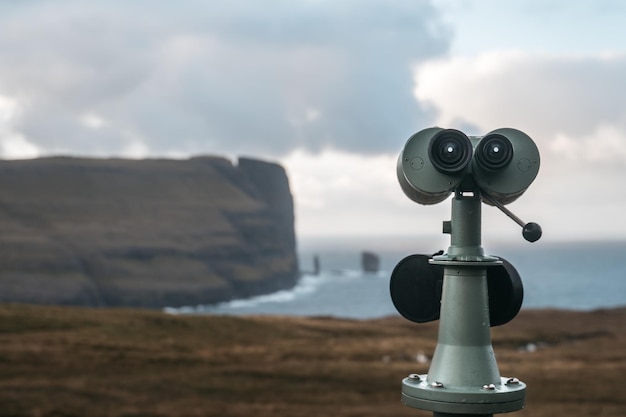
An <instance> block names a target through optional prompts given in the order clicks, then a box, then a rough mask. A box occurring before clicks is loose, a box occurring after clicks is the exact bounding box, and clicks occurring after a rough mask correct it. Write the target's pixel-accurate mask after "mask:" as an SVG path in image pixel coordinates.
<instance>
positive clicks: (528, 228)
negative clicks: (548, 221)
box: [522, 222, 541, 242]
mask: <svg viewBox="0 0 626 417" xmlns="http://www.w3.org/2000/svg"><path fill="white" fill-rule="evenodd" d="M522 236H524V239H526V240H527V241H529V242H536V241H538V240H539V238H540V237H541V226H539V225H538V224H537V223H532V222H531V223H526V224H525V225H524V228H523V229H522Z"/></svg>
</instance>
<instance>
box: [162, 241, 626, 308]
mask: <svg viewBox="0 0 626 417" xmlns="http://www.w3.org/2000/svg"><path fill="white" fill-rule="evenodd" d="M433 241H435V242H436V243H437V242H438V241H437V240H436V239H435V240H433V239H420V240H415V241H412V240H409V239H399V238H398V239H393V238H386V239H380V238H372V239H371V240H369V239H360V240H350V239H319V240H310V241H306V242H301V243H300V244H299V258H300V267H301V269H302V270H303V271H304V272H305V273H304V274H303V276H302V278H301V279H300V281H299V283H298V284H297V285H296V286H295V287H294V288H292V289H289V290H283V291H278V292H276V293H273V294H267V295H261V296H257V297H252V298H249V299H242V300H233V301H229V302H225V303H220V304H216V305H200V306H184V307H176V308H168V309H166V311H167V312H168V313H173V314H227V315H247V314H271V315H294V316H333V317H341V318H354V319H370V318H378V317H385V316H391V315H398V313H397V311H396V310H395V308H394V306H393V304H392V302H391V297H390V295H389V278H390V274H391V271H392V270H393V268H394V267H395V265H396V264H397V262H399V261H400V260H401V259H403V258H404V257H405V256H407V255H410V254H413V253H424V254H432V253H434V252H436V251H437V250H439V249H446V248H447V244H445V243H441V242H438V243H439V246H433V245H432V242H433ZM540 242H541V241H540ZM427 246H430V248H431V249H429V250H427V249H425V247H427ZM483 247H484V248H485V252H486V253H488V254H490V255H497V256H501V257H503V258H505V259H507V260H508V261H509V262H511V263H512V264H513V265H514V266H515V268H516V269H517V271H518V272H519V273H520V275H521V278H522V282H523V285H524V302H523V305H522V308H523V309H530V308H558V309H569V310H594V309H601V308H612V307H622V306H626V242H590V243H580V242H579V243H567V242H562V243H558V242H556V243H555V242H550V243H546V244H544V243H539V242H537V243H536V244H528V243H526V242H524V243H522V244H496V245H490V246H487V245H485V244H483ZM409 248H410V249H409ZM494 248H495V249H494ZM363 250H368V251H373V252H376V253H377V254H378V255H379V256H380V258H381V270H380V271H379V272H378V273H376V274H372V273H369V274H368V273H363V272H362V271H361V265H360V262H361V252H362V251H363ZM315 255H317V256H318V257H319V259H320V264H321V272H320V274H319V275H317V276H314V275H310V274H308V273H306V271H307V270H308V271H310V270H312V268H313V267H312V265H313V257H314V256H315Z"/></svg>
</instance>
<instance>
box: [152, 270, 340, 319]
mask: <svg viewBox="0 0 626 417" xmlns="http://www.w3.org/2000/svg"><path fill="white" fill-rule="evenodd" d="M329 278H330V279H332V278H333V277H329V276H328V275H326V274H320V275H318V276H314V275H304V276H302V278H300V280H299V281H298V283H297V284H296V286H295V287H293V288H291V289H288V290H281V291H277V292H274V293H271V294H264V295H257V296H255V297H250V298H243V299H237V300H231V301H225V302H223V303H218V304H213V305H197V306H183V307H165V308H164V309H163V311H164V312H165V313H167V314H197V313H210V312H212V311H218V310H219V311H223V310H239V309H246V308H252V307H256V306H258V305H260V304H266V303H288V302H291V301H293V300H295V299H297V298H300V297H302V296H305V295H309V294H313V293H314V292H315V291H317V289H318V288H319V286H320V284H322V283H324V282H327V281H328V279H329Z"/></svg>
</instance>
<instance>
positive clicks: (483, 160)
mask: <svg viewBox="0 0 626 417" xmlns="http://www.w3.org/2000/svg"><path fill="white" fill-rule="evenodd" d="M476 159H477V161H478V165H480V167H481V168H483V169H484V170H486V171H491V172H495V171H499V170H501V169H503V168H505V167H506V166H507V165H508V164H509V162H511V159H513V145H511V141H510V140H508V139H507V138H506V137H504V136H503V135H500V134H497V133H494V134H491V135H487V136H485V137H484V138H483V139H482V140H481V141H480V143H479V144H478V146H477V148H476Z"/></svg>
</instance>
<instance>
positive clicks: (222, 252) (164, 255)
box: [0, 157, 298, 308]
mask: <svg viewBox="0 0 626 417" xmlns="http://www.w3.org/2000/svg"><path fill="white" fill-rule="evenodd" d="M297 279H298V265H297V258H296V252H295V234H294V212H293V200H292V196H291V192H290V190H289V183H288V179H287V175H286V173H285V171H284V169H283V168H282V167H281V166H280V165H277V164H274V163H268V162H263V161H258V160H253V159H247V158H240V159H239V161H238V163H237V164H236V165H233V164H232V163H231V162H230V161H229V160H227V159H224V158H219V157H198V158H192V159H188V160H165V159H148V160H125V159H82V158H65V157H55V158H42V159H33V160H21V161H0V301H4V302H27V303H45V304H74V305H89V306H135V307H150V308H159V307H164V306H180V305H194V304H210V303H215V302H218V301H224V300H229V299H232V298H238V297H247V296H251V295H255V294H261V293H267V292H272V291H275V290H278V289H282V288H287V287H290V286H293V285H294V284H295V283H296V281H297Z"/></svg>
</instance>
